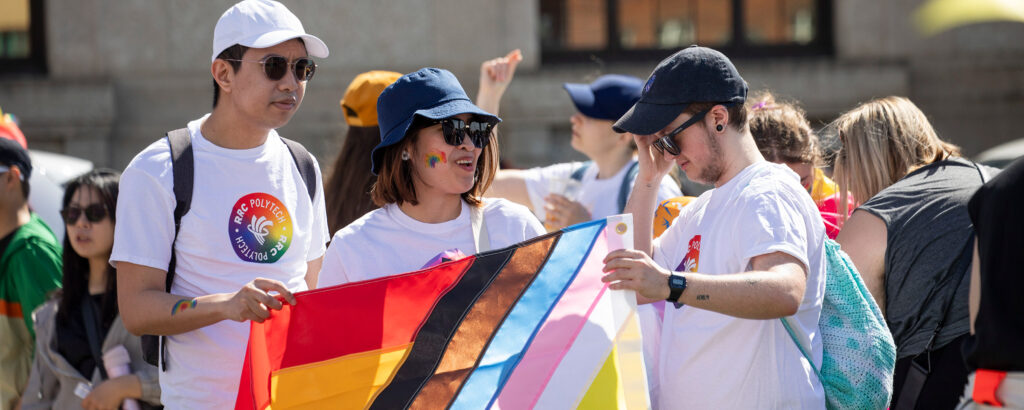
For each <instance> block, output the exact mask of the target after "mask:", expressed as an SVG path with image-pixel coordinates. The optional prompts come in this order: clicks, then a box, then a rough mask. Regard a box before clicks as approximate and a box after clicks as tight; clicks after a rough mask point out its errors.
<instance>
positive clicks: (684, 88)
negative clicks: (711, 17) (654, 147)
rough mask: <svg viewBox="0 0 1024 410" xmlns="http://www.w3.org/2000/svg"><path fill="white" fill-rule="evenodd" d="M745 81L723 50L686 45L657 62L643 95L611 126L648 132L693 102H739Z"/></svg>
mask: <svg viewBox="0 0 1024 410" xmlns="http://www.w3.org/2000/svg"><path fill="white" fill-rule="evenodd" d="M746 99H747V82H746V81H743V77H740V73H739V72H738V71H736V66H734V65H733V64H732V61H729V58H728V57H726V56H725V55H724V54H722V53H720V52H718V51H715V50H712V49H710V48H707V47H699V46H689V47H687V48H684V49H682V50H680V51H679V52H677V53H675V54H673V55H671V56H669V57H668V58H666V59H664V60H662V61H661V63H658V66H657V67H655V68H654V72H653V73H651V77H650V78H648V79H647V83H646V84H644V89H643V95H641V96H640V101H637V103H636V105H634V106H633V108H631V109H630V110H629V112H627V113H626V114H625V115H623V116H622V118H619V120H618V121H616V122H615V125H614V126H612V128H613V129H615V132H630V133H633V134H637V135H650V134H654V133H656V132H658V131H659V130H661V129H662V128H665V127H666V126H668V125H669V124H670V123H672V121H673V120H675V119H676V117H678V116H679V114H682V113H683V110H685V109H686V106H688V105H690V103H695V102H714V103H732V104H742V103H743V102H744V101H746Z"/></svg>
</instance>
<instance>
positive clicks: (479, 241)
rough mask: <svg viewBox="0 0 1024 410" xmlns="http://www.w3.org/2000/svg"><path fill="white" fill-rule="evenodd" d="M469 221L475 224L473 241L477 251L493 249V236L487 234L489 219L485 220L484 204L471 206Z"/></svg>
mask: <svg viewBox="0 0 1024 410" xmlns="http://www.w3.org/2000/svg"><path fill="white" fill-rule="evenodd" d="M469 223H470V224H471V225H472V226H473V243H474V244H475V245H476V253H478V254H479V253H483V252H487V251H489V250H491V238H490V236H488V235H487V221H486V220H484V204H483V203H480V205H475V206H474V205H470V206H469Z"/></svg>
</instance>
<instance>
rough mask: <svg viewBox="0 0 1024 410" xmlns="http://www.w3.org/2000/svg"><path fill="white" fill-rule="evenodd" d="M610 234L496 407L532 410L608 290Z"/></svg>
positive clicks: (586, 264) (544, 327)
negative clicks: (604, 278) (606, 267)
mask: <svg viewBox="0 0 1024 410" xmlns="http://www.w3.org/2000/svg"><path fill="white" fill-rule="evenodd" d="M606 232H607V231H605V232H602V233H601V237H600V238H598V239H597V240H596V241H594V247H593V249H591V251H590V255H589V257H588V258H587V260H586V261H585V262H583V266H582V267H581V268H580V272H579V273H578V274H577V275H576V279H575V280H573V282H572V284H570V285H569V288H568V289H567V290H566V291H565V294H563V295H562V298H561V299H560V300H559V301H558V303H557V304H556V305H555V307H554V309H552V310H551V314H550V315H548V318H547V320H545V321H544V324H543V325H541V328H540V331H539V332H537V335H536V336H535V337H534V339H533V342H532V343H530V347H529V348H528V349H527V350H526V353H525V354H523V358H522V359H521V360H520V361H519V364H518V365H517V366H516V368H515V370H513V371H512V374H511V375H510V376H509V378H508V382H507V383H505V387H504V388H503V389H502V390H501V394H500V395H499V396H498V400H497V401H495V405H496V406H495V407H496V408H503V409H527V408H532V407H533V405H534V403H536V401H537V399H538V398H540V395H541V393H543V391H544V386H546V385H547V383H548V381H549V380H550V379H551V375H553V374H554V372H555V369H556V368H557V367H558V364H559V363H560V362H561V361H562V358H563V357H565V354H566V352H568V351H569V348H570V347H571V346H572V344H573V343H574V342H575V340H576V336H577V335H578V334H579V333H580V330H582V329H583V325H584V324H585V323H586V321H587V318H588V317H589V316H590V313H591V312H592V311H593V310H594V306H597V301H598V300H600V299H601V295H602V294H603V293H604V291H605V289H607V288H608V286H607V285H606V284H604V283H603V282H601V277H602V276H604V273H603V272H601V269H602V268H604V257H605V255H608V246H607V242H606V240H605V235H606V234H607V233H606ZM584 312H585V313H584Z"/></svg>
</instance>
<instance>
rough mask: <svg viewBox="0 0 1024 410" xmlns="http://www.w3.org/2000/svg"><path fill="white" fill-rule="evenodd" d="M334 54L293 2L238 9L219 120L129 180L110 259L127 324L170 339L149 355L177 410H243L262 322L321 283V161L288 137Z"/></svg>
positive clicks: (174, 143)
mask: <svg viewBox="0 0 1024 410" xmlns="http://www.w3.org/2000/svg"><path fill="white" fill-rule="evenodd" d="M327 54H328V50H327V46H326V45H325V44H324V43H323V41H321V40H320V39H319V38H317V37H315V36H312V35H309V34H306V31H305V29H303V27H302V23H301V22H299V19H298V18H297V17H295V15H294V14H292V13H291V12H290V11H289V10H288V9H287V8H286V7H285V6H284V5H282V4H281V3H278V2H276V1H270V0H245V1H242V2H239V3H238V4H235V5H234V6H232V7H231V8H229V9H228V10H227V11H226V12H224V14H223V15H222V16H221V18H220V20H219V21H218V22H217V26H216V28H215V29H214V35H213V58H212V63H211V65H210V73H211V74H212V76H213V82H214V103H213V111H212V112H211V113H209V114H206V115H204V116H203V117H201V118H199V119H196V120H193V121H191V122H189V123H188V126H187V127H186V128H182V129H178V130H175V131H171V132H168V133H167V137H166V138H161V139H159V140H157V141H156V142H154V143H153V144H152V145H150V146H149V147H147V148H146V149H145V150H143V151H142V152H141V153H139V154H138V155H137V156H136V157H135V159H134V160H132V162H131V164H129V165H128V168H126V169H125V171H124V174H123V175H122V177H121V183H120V195H119V198H118V201H119V204H118V207H117V220H118V224H117V226H116V228H115V233H114V249H113V252H112V254H111V256H110V263H111V264H112V265H114V266H115V267H116V268H117V276H118V297H119V303H120V306H121V309H120V310H121V318H122V319H123V321H124V324H125V327H126V328H127V329H128V330H129V331H131V332H132V333H135V334H146V335H162V336H161V337H159V338H157V337H154V336H148V337H144V338H143V346H144V348H143V350H144V351H145V352H146V353H147V355H146V356H147V357H146V360H151V361H152V362H155V363H159V365H160V367H161V369H162V371H161V373H160V388H161V401H162V402H163V404H164V405H165V406H166V407H167V408H174V409H178V408H188V409H193V408H215V409H221V408H230V407H233V405H232V404H233V403H234V402H235V398H236V395H237V391H238V381H239V376H240V371H241V369H242V362H243V359H244V355H245V347H246V343H247V339H248V334H249V323H248V321H249V320H255V321H263V320H264V319H266V318H267V317H269V315H270V310H271V309H281V308H282V307H283V303H295V298H294V297H293V296H292V293H293V292H297V291H301V290H306V289H309V288H313V287H315V286H316V279H317V275H318V274H319V271H320V262H321V260H322V258H323V254H324V251H325V250H326V248H325V246H324V244H325V243H326V242H327V240H328V238H329V236H328V232H327V222H326V221H327V216H326V212H325V210H324V194H323V186H322V185H321V184H320V183H319V181H321V175H320V169H319V165H317V163H316V159H315V158H313V157H312V156H311V155H309V153H308V152H307V151H306V150H305V148H303V147H302V145H300V144H298V143H295V142H294V141H290V140H287V139H285V138H282V137H280V136H279V135H278V134H277V131H275V129H277V128H279V127H281V126H284V125H285V124H287V123H288V121H289V120H290V119H291V117H292V115H294V114H295V111H296V110H298V108H299V104H300V103H301V102H302V97H303V95H304V93H305V90H306V85H307V84H308V82H309V80H311V79H312V78H313V75H314V74H315V73H316V67H317V66H316V63H315V62H314V61H313V59H312V58H324V57H327ZM307 194H308V195H307ZM272 293H276V295H274V294H272ZM275 296H279V297H280V299H279V298H278V297H275ZM282 300H283V301H282ZM164 336H165V337H164ZM157 340H159V341H160V343H159V344H157V343H156V341H157ZM150 342H152V343H150ZM155 353H159V356H158V357H157V356H156V355H155Z"/></svg>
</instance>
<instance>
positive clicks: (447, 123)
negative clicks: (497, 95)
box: [434, 118, 494, 149]
mask: <svg viewBox="0 0 1024 410" xmlns="http://www.w3.org/2000/svg"><path fill="white" fill-rule="evenodd" d="M434 124H441V132H442V133H443V134H444V142H446V143H448V145H452V146H456V147H457V146H459V145H462V140H463V139H464V138H465V137H466V134H469V140H470V141H472V142H473V146H474V147H477V148H480V149H483V148H484V147H486V146H487V144H490V143H491V130H492V129H494V124H491V123H489V122H487V121H480V120H470V121H469V123H466V122H465V121H463V120H460V119H458V118H444V119H440V120H437V121H435V122H434Z"/></svg>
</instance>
